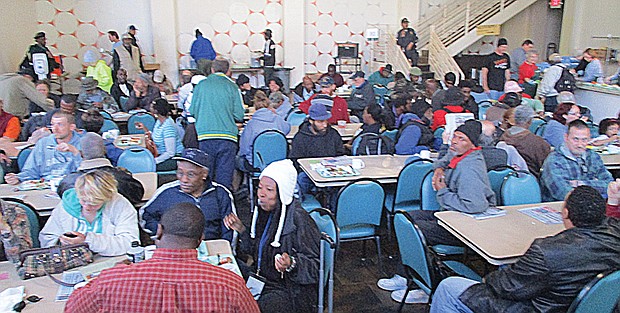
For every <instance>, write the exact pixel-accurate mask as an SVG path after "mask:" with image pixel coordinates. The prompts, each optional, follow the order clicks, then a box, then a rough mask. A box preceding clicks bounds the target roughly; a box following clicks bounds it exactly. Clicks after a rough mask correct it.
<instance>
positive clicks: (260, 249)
mask: <svg viewBox="0 0 620 313" xmlns="http://www.w3.org/2000/svg"><path fill="white" fill-rule="evenodd" d="M272 217H273V213H269V219H267V224H265V230H263V235H262V236H261V237H260V242H259V243H258V270H257V271H256V274H258V275H260V266H261V260H262V259H263V247H264V246H265V244H266V243H267V237H268V236H267V233H268V232H269V226H271V218H272Z"/></svg>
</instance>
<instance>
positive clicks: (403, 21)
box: [400, 17, 409, 23]
mask: <svg viewBox="0 0 620 313" xmlns="http://www.w3.org/2000/svg"><path fill="white" fill-rule="evenodd" d="M400 22H401V23H409V20H408V19H407V18H406V17H403V19H402V20H400Z"/></svg>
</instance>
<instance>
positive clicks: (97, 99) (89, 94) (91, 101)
mask: <svg viewBox="0 0 620 313" xmlns="http://www.w3.org/2000/svg"><path fill="white" fill-rule="evenodd" d="M77 103H78V105H79V109H81V110H88V109H90V108H92V107H96V108H98V109H99V110H103V111H106V112H108V113H114V112H118V111H119V108H118V105H117V104H116V101H114V98H112V96H110V94H109V93H107V92H105V91H104V90H102V89H101V88H99V87H98V85H97V80H96V79H94V78H92V77H90V76H87V77H84V78H82V90H81V91H80V94H79V95H78V98H77Z"/></svg>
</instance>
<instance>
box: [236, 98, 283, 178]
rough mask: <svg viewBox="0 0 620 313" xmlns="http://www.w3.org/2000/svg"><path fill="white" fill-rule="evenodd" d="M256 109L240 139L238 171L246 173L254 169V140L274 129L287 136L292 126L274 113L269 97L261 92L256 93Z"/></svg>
mask: <svg viewBox="0 0 620 313" xmlns="http://www.w3.org/2000/svg"><path fill="white" fill-rule="evenodd" d="M254 109H256V112H254V115H252V119H251V120H249V121H248V122H247V124H246V125H245V127H244V128H243V133H241V138H240V139H239V153H238V154H237V169H238V170H240V171H242V172H245V173H248V172H251V171H252V170H253V169H254V164H253V162H252V160H253V156H252V147H253V146H254V139H256V137H258V135H259V134H260V133H262V132H264V131H265V130H268V129H273V130H278V131H280V132H282V133H283V134H284V135H285V136H286V135H287V134H288V133H289V132H290V131H291V125H290V124H289V123H287V122H286V121H285V120H284V119H283V118H282V117H280V116H279V115H277V114H276V113H275V112H274V110H273V108H272V107H271V104H270V102H269V99H268V98H267V95H265V93H264V92H262V91H260V90H259V91H257V92H256V96H255V97H254Z"/></svg>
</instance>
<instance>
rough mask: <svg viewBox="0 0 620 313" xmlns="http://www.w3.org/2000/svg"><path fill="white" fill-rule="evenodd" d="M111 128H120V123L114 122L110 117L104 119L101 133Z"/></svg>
mask: <svg viewBox="0 0 620 313" xmlns="http://www.w3.org/2000/svg"><path fill="white" fill-rule="evenodd" d="M111 129H119V128H118V125H116V123H114V121H112V120H109V119H103V126H101V129H100V130H99V133H105V132H107V131H108V130H111Z"/></svg>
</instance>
